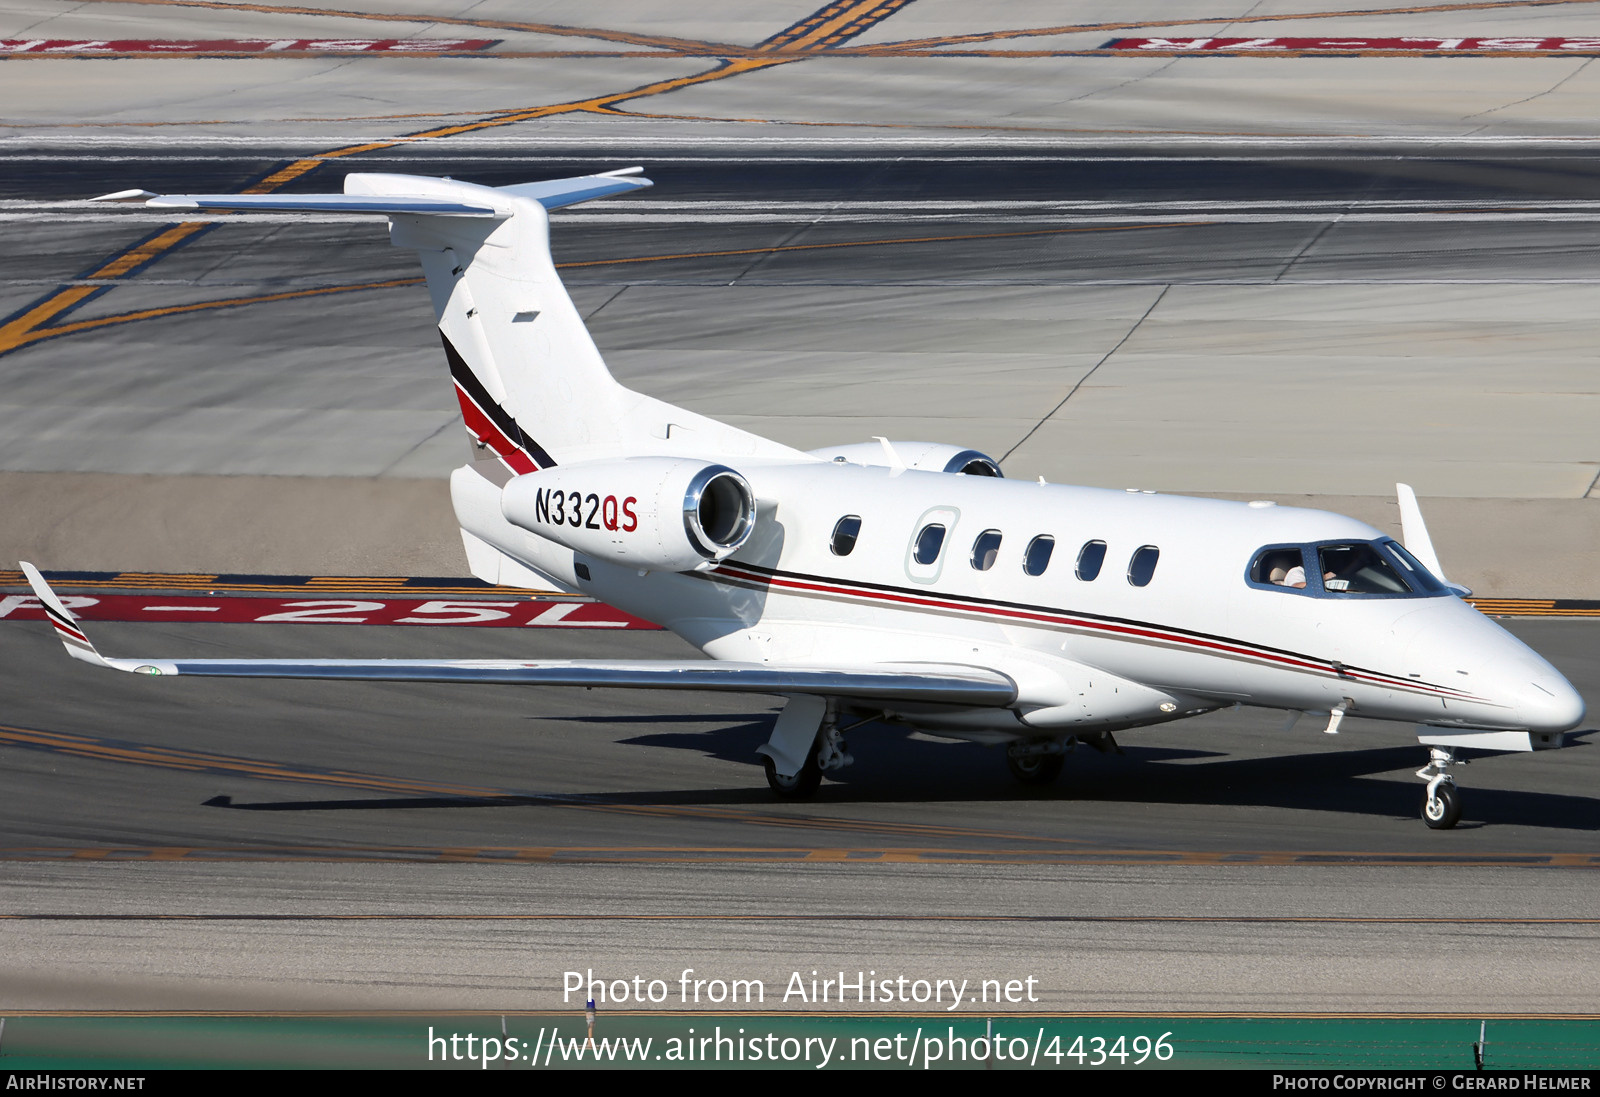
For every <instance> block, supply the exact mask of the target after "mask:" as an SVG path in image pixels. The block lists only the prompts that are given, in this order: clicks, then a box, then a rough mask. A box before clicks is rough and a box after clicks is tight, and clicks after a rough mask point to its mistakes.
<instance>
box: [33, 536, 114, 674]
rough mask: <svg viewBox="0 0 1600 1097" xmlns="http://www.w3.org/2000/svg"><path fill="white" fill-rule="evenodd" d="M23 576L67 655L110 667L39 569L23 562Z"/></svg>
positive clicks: (99, 665)
mask: <svg viewBox="0 0 1600 1097" xmlns="http://www.w3.org/2000/svg"><path fill="white" fill-rule="evenodd" d="M22 574H23V575H25V576H27V578H28V585H29V586H30V587H32V588H33V593H34V595H35V597H37V598H38V599H39V601H41V602H43V603H44V612H45V616H46V617H48V618H50V624H51V625H53V626H55V630H56V635H57V636H59V637H61V642H62V643H63V644H65V645H66V646H67V654H68V655H70V656H72V657H73V658H74V659H81V660H82V661H83V662H85V663H93V664H94V665H95V666H97V667H109V666H111V664H110V663H108V662H106V661H105V659H104V658H102V657H101V655H100V653H99V652H98V651H96V650H95V649H94V645H93V644H91V643H90V642H89V637H88V636H87V635H85V634H84V631H83V630H82V629H81V628H79V627H78V626H77V624H76V623H75V622H74V619H73V616H72V614H71V613H70V612H69V611H68V610H67V607H66V606H64V605H62V604H61V599H60V598H57V597H56V592H55V591H53V590H51V589H50V584H49V583H46V582H45V581H44V576H43V575H40V574H39V569H38V568H36V567H34V566H33V565H32V564H30V563H28V561H26V560H23V561H22Z"/></svg>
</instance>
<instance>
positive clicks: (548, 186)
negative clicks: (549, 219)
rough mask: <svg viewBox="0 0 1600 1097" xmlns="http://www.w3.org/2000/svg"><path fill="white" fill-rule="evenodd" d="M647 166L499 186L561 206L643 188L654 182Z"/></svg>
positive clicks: (548, 206) (549, 206) (546, 205)
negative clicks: (645, 173) (650, 178)
mask: <svg viewBox="0 0 1600 1097" xmlns="http://www.w3.org/2000/svg"><path fill="white" fill-rule="evenodd" d="M643 170H644V169H643V168H620V169H618V170H617V171H607V172H602V173H601V174H599V175H583V176H579V177H577V178H575V179H546V180H544V181H543V182H539V183H513V184H512V185H511V186H509V187H496V188H495V190H499V191H504V192H505V193H507V194H514V195H516V196H517V197H519V198H532V199H534V200H535V201H537V202H538V203H539V204H540V205H541V206H543V207H544V208H545V209H547V210H550V209H561V208H563V207H565V206H575V205H577V204H578V203H579V202H587V201H590V200H591V199H594V198H606V197H609V196H610V195H613V194H624V193H626V192H628V191H630V190H642V189H644V188H645V187H649V186H653V185H654V184H652V183H651V182H650V180H648V179H646V178H644V176H642V175H640V174H639V172H641V171H643Z"/></svg>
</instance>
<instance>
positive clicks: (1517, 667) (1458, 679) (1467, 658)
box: [1395, 598, 1584, 732]
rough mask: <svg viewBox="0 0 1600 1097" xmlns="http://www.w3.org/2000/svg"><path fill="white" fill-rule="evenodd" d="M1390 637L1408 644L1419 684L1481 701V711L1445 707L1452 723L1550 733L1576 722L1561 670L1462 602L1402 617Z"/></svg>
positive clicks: (1437, 603) (1577, 701)
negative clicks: (1442, 686)
mask: <svg viewBox="0 0 1600 1097" xmlns="http://www.w3.org/2000/svg"><path fill="white" fill-rule="evenodd" d="M1400 625H1403V626H1405V629H1404V630H1402V629H1401V628H1400V627H1399V626H1400ZM1395 631H1396V634H1397V636H1401V637H1402V642H1405V643H1407V648H1406V658H1407V660H1408V662H1409V663H1411V664H1412V665H1415V666H1417V667H1418V668H1420V669H1421V670H1422V671H1423V675H1424V677H1430V676H1431V680H1432V681H1435V682H1444V683H1450V684H1452V685H1454V686H1456V687H1458V688H1460V689H1463V690H1465V691H1467V692H1468V693H1471V694H1473V695H1475V697H1476V698H1477V699H1478V700H1479V701H1481V702H1482V705H1481V707H1479V706H1475V705H1474V703H1473V702H1472V701H1465V700H1463V701H1455V700H1452V701H1450V702H1448V703H1447V706H1446V708H1447V711H1449V712H1450V713H1451V714H1452V716H1454V717H1456V719H1452V720H1451V722H1457V721H1458V720H1461V719H1462V718H1464V722H1472V721H1478V720H1481V721H1482V723H1483V726H1499V727H1507V726H1510V727H1515V728H1526V729H1527V730H1528V731H1533V732H1556V731H1568V730H1570V729H1571V728H1574V727H1577V726H1578V724H1579V723H1580V722H1581V721H1582V720H1583V715H1584V705H1583V698H1582V697H1580V696H1578V691H1577V690H1575V689H1573V688H1572V684H1571V683H1570V682H1568V681H1567V680H1566V679H1565V678H1563V677H1562V676H1561V672H1560V671H1558V670H1556V668H1555V667H1553V666H1551V665H1550V664H1549V663H1548V662H1546V661H1545V660H1544V658H1543V657H1542V656H1541V655H1539V653H1538V652H1536V651H1534V650H1533V649H1532V648H1530V647H1528V645H1526V644H1524V643H1523V642H1522V641H1521V640H1519V639H1517V638H1516V637H1515V636H1513V635H1511V633H1509V632H1507V631H1506V630H1505V629H1503V628H1501V627H1500V626H1499V625H1498V624H1496V623H1495V622H1494V621H1492V620H1490V619H1489V618H1487V617H1485V616H1483V615H1482V614H1480V613H1479V612H1478V611H1477V610H1475V609H1473V608H1472V607H1471V606H1469V605H1467V604H1466V603H1464V602H1461V601H1458V600H1457V599H1454V598H1448V599H1434V600H1432V604H1431V605H1429V606H1427V607H1425V608H1424V609H1422V610H1420V611H1418V612H1416V613H1413V614H1411V615H1409V616H1407V617H1405V618H1403V619H1402V620H1401V621H1400V622H1399V623H1398V625H1397V627H1396V630H1395ZM1447 719H1448V717H1447Z"/></svg>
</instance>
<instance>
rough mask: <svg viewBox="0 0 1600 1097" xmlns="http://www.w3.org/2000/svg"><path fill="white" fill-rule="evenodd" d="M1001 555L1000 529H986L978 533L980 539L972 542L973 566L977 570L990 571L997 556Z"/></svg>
mask: <svg viewBox="0 0 1600 1097" xmlns="http://www.w3.org/2000/svg"><path fill="white" fill-rule="evenodd" d="M998 555H1000V531H999V530H997V529H986V530H984V531H983V532H982V533H980V534H978V539H977V540H976V541H974V542H972V567H973V569H974V570H976V571H988V570H989V569H990V568H992V567H994V560H995V557H996V556H998Z"/></svg>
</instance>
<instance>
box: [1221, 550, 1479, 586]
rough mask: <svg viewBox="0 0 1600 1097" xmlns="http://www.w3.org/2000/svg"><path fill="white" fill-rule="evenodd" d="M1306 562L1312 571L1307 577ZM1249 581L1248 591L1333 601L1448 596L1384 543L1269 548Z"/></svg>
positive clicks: (1419, 567)
mask: <svg viewBox="0 0 1600 1097" xmlns="http://www.w3.org/2000/svg"><path fill="white" fill-rule="evenodd" d="M1307 562H1309V563H1310V565H1311V568H1310V575H1309V576H1308V575H1307V574H1306V572H1307V568H1306V566H1305V565H1306V563H1307ZM1248 578H1249V580H1250V585H1251V586H1257V587H1285V588H1289V589H1293V590H1303V591H1305V592H1306V593H1307V594H1311V595H1317V596H1328V597H1333V598H1347V597H1349V596H1350V595H1352V594H1366V595H1374V594H1375V595H1383V596H1386V597H1390V598H1416V597H1431V596H1433V595H1439V594H1449V593H1450V590H1449V588H1447V587H1446V586H1445V585H1444V584H1443V583H1441V582H1439V580H1438V579H1436V578H1434V576H1433V575H1431V574H1429V572H1428V569H1427V568H1425V567H1423V566H1422V563H1421V561H1419V560H1418V559H1417V558H1416V557H1415V556H1412V555H1411V554H1410V553H1409V552H1407V551H1406V550H1405V549H1404V548H1402V547H1401V546H1400V545H1399V544H1398V543H1397V542H1395V541H1392V540H1389V539H1388V538H1384V539H1383V540H1381V541H1346V542H1336V543H1333V544H1321V545H1271V546H1268V547H1267V548H1264V549H1261V550H1259V551H1258V552H1257V553H1256V556H1255V559H1254V560H1252V561H1251V563H1250V571H1249V574H1248Z"/></svg>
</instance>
